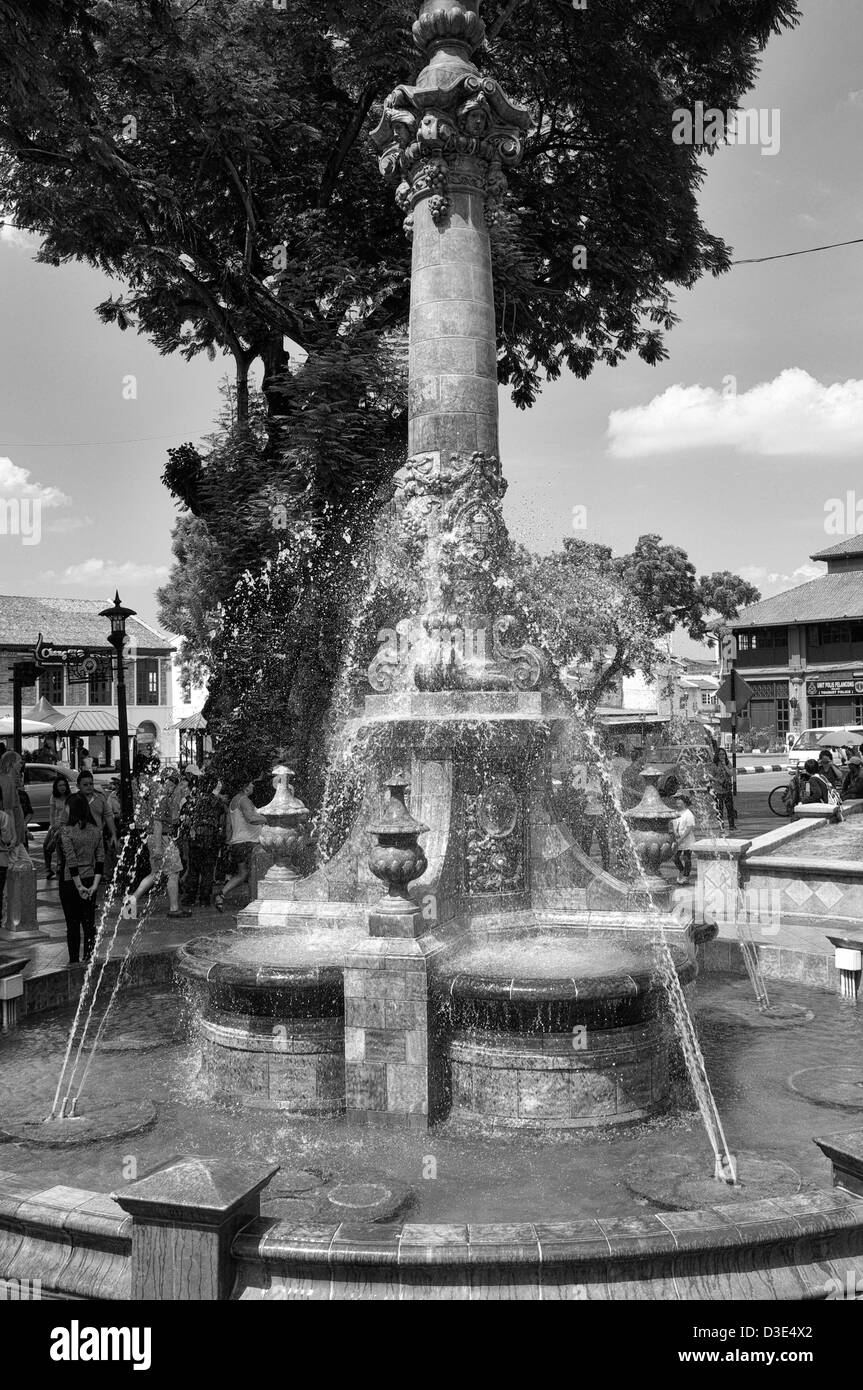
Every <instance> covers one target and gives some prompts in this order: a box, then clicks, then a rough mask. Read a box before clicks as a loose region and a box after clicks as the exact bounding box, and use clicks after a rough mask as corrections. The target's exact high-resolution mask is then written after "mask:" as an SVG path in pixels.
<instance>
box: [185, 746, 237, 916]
mask: <svg viewBox="0 0 863 1390" xmlns="http://www.w3.org/2000/svg"><path fill="white" fill-rule="evenodd" d="M191 800H192V805H191V807H190V808H189V814H188V853H189V863H188V868H187V870H186V878H185V882H184V884H183V899H182V906H183V907H184V908H191V907H194V906H195V904H196V902H198V903H200V905H201V907H210V906H211V905H212V900H213V885H214V881H215V877H216V863H217V861H218V858H219V850H220V849H221V847H222V845H223V844H224V841H225V822H226V819H227V814H228V813H227V807H226V804H225V798H224V796H223V795H222V784H221V782H217V781H216V780H215V779H214V778H213V777H212V776H211V775H210V774H208V773H206V774H204V776H203V777H202V778H201V779H200V782H199V783H198V786H197V787H196V790H195V792H194V794H193V796H192V798H191Z"/></svg>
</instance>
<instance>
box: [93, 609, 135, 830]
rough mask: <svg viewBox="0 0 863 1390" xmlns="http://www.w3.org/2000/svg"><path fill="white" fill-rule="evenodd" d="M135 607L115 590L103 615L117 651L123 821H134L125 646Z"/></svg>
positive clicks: (125, 824)
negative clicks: (128, 626)
mask: <svg viewBox="0 0 863 1390" xmlns="http://www.w3.org/2000/svg"><path fill="white" fill-rule="evenodd" d="M134 616H135V610H134V608H124V607H123V605H122V604H121V602H120V594H119V591H118V592H116V593H115V594H114V602H113V604H112V605H111V607H110V608H103V610H102V612H101V613H100V614H99V617H100V618H109V619H110V622H111V634H110V636H109V638H108V641H109V642H110V643H111V646H112V647H113V648H114V651H115V652H116V653H117V723H118V725H119V728H120V807H121V813H122V816H123V824H124V826H126V827H128V826H129V825H130V824H131V821H132V772H131V768H130V766H129V717H128V713H127V709H126V670H125V667H124V665H123V650H124V648H125V645H126V620H127V619H128V618H134Z"/></svg>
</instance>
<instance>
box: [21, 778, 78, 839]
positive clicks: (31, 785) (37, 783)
mask: <svg viewBox="0 0 863 1390" xmlns="http://www.w3.org/2000/svg"><path fill="white" fill-rule="evenodd" d="M77 775H78V774H77V773H76V772H73V771H72V769H71V768H70V767H64V766H63V764H62V763H25V764H24V786H25V788H26V791H27V795H28V796H29V798H30V803H31V805H32V807H33V815H32V818H31V820H30V824H31V825H38V826H47V825H48V823H49V821H50V819H51V787H52V785H53V783H54V778H55V777H58V776H63V777H68V779H69V786H70V787H72V788H73V789H74V786H75V778H76V777H77Z"/></svg>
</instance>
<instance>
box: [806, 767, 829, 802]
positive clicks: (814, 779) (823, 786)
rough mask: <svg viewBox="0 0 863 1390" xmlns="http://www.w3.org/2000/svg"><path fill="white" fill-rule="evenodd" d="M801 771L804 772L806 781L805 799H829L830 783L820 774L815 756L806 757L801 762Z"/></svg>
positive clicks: (810, 800) (816, 800) (808, 800)
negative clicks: (802, 762)
mask: <svg viewBox="0 0 863 1390" xmlns="http://www.w3.org/2000/svg"><path fill="white" fill-rule="evenodd" d="M803 771H804V772H805V773H806V775H807V778H808V781H807V784H806V800H807V802H808V803H810V804H811V803H812V802H822V801H829V800H830V783H829V782H828V780H827V778H826V777H825V776H824V775H823V774H822V772H821V769H820V767H819V765H818V762H817V760H816V759H815V758H807V759H806V762H805V763H804V764H803Z"/></svg>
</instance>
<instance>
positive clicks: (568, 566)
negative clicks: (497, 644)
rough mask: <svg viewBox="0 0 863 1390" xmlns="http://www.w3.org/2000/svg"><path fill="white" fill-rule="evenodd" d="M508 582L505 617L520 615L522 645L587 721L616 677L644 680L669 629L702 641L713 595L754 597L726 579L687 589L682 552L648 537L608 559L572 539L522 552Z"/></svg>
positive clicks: (689, 575) (606, 551)
mask: <svg viewBox="0 0 863 1390" xmlns="http://www.w3.org/2000/svg"><path fill="white" fill-rule="evenodd" d="M515 574H516V583H515V587H514V591H513V594H512V606H513V611H514V612H517V613H521V614H522V615H523V617H524V621H525V625H526V628H527V632H528V636H529V640H530V641H531V642H533V643H534V644H535V645H537V646H539V647H540V648H541V649H542V650H543V651H544V652H545V654H546V656H547V658H548V660H549V663H550V665H551V667H552V669H553V670H554V671H555V672H556V673H557V675H558V679H560V680H561V683H562V684H564V685H566V684H568V683H569V682H571V680H572V679H573V678H574V679H575V680H576V681H577V685H578V690H579V702H580V703H581V705H582V706H583V708H584V709H585V710H586V711H587V712H591V711H593V710H595V709H596V707H597V705H598V704H599V703H600V702H601V700H602V697H603V696H604V695H605V694H606V693H607V692H608V691H610V690H611V689H612V688H613V686H614V683H615V681H616V680H617V679H618V678H619V677H620V676H631V675H634V674H635V672H636V670H640V671H643V672H644V673H645V675H647V676H648V677H650V676H651V675H652V674H653V673H654V671H655V669H656V667H657V662H658V660H659V656H660V647H659V642H660V639H661V638H662V637H665V636H668V635H669V634H670V633H671V632H673V631H674V630H675V629H676V628H678V627H682V628H683V629H684V631H686V632H688V633H689V635H690V636H691V637H693V638H695V639H700V638H702V637H704V636H705V635H706V633H707V631H708V626H707V624H708V620H709V616H710V613H711V611H714V610H716V611H718V610H717V604H716V602H715V599H716V595H717V593H721V594H724V595H725V598H726V599H727V600H728V601H730V599H731V596H732V595H737V596H738V597H739V598H740V599H741V600H742V601H745V602H754V601H756V600H757V599H758V598H759V597H760V595H759V594H758V591H757V589H753V588H752V586H751V585H749V584H747V583H746V582H745V581H744V580H742V579H740V578H739V576H737V575H733V574H730V573H729V572H727V571H726V572H724V573H723V574H722V575H711V576H709V577H704V578H702V579H701V580H697V579H696V574H695V568H694V566H693V565H692V563H691V562H690V560H689V559H688V557H687V555H686V552H685V551H683V550H681V549H680V547H679V546H675V545H664V544H663V543H662V539H661V537H659V536H657V535H645V536H640V537H639V538H638V541H637V542H636V545H635V548H634V549H633V551H632V552H631V553H630V554H628V555H621V556H617V557H615V556H613V555H612V552H611V549H610V548H609V547H608V546H604V545H597V544H594V543H591V542H588V541H583V540H578V539H575V538H572V537H567V538H566V539H564V542H563V549H562V550H559V551H553V552H552V553H551V554H550V555H544V556H538V555H531V554H530V553H529V552H527V551H525V550H523V549H522V550H520V551H519V552H518V556H517V563H516V568H515ZM717 581H721V584H720V583H717ZM720 601H724V600H722V599H721V600H720ZM728 616H733V614H729V615H728ZM563 677H567V680H563Z"/></svg>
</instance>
